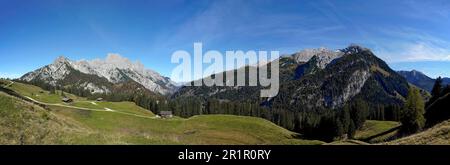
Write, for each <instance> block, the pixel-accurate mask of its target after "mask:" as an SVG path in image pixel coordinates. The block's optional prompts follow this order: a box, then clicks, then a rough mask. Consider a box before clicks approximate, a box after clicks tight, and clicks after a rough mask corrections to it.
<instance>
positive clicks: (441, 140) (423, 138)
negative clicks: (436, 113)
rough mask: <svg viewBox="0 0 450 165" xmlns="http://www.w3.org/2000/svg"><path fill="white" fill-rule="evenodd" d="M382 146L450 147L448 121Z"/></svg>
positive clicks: (449, 125)
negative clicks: (442, 145)
mask: <svg viewBox="0 0 450 165" xmlns="http://www.w3.org/2000/svg"><path fill="white" fill-rule="evenodd" d="M383 144H446V145H450V120H447V121H444V122H442V123H440V124H437V125H435V126H433V127H431V128H429V129H427V130H425V131H423V132H420V133H417V134H414V135H411V136H408V137H404V138H400V139H397V140H394V141H391V142H387V143H383Z"/></svg>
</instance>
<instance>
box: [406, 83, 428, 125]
mask: <svg viewBox="0 0 450 165" xmlns="http://www.w3.org/2000/svg"><path fill="white" fill-rule="evenodd" d="M424 112H425V110H424V103H423V99H422V97H421V95H420V92H419V90H418V89H416V88H413V87H411V88H410V90H409V92H408V96H407V99H406V103H405V105H404V107H403V109H402V114H401V120H400V121H401V123H402V129H401V132H402V133H405V134H410V133H416V132H417V131H419V130H421V129H422V127H423V126H424V125H425V118H424V116H423V115H424Z"/></svg>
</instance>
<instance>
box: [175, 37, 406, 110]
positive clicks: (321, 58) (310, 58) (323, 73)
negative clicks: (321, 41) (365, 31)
mask: <svg viewBox="0 0 450 165" xmlns="http://www.w3.org/2000/svg"><path fill="white" fill-rule="evenodd" d="M278 60H279V63H280V83H281V84H280V91H279V94H278V95H277V96H275V97H273V98H259V90H260V89H262V87H260V86H256V87H248V86H245V87H222V86H213V87H206V86H200V87H196V86H184V87H181V88H180V89H179V90H178V91H177V92H175V93H174V95H173V97H175V98H179V97H201V98H203V99H208V98H215V99H219V100H229V101H253V102H254V101H259V103H260V104H262V105H267V106H271V107H278V108H282V109H290V110H312V109H318V108H331V109H334V108H339V107H342V106H343V105H344V104H345V103H349V102H352V101H355V100H357V99H363V100H365V101H367V102H369V103H371V104H372V105H377V104H383V105H391V104H393V105H401V104H402V103H403V100H404V98H405V97H406V95H407V93H408V87H409V85H408V82H407V81H406V79H405V78H403V77H402V76H401V75H399V74H398V73H397V72H395V71H393V70H392V69H391V68H390V67H389V66H388V65H387V64H386V63H385V62H384V61H382V60H381V59H379V58H378V57H376V56H375V55H374V54H373V53H372V52H371V51H370V50H369V49H367V48H364V47H361V46H358V45H350V46H349V47H347V48H344V49H340V50H328V49H325V48H319V49H307V50H304V51H302V52H298V53H295V54H292V55H290V56H284V57H281V58H280V59H278ZM267 65H270V63H268V64H267ZM247 67H252V66H247ZM240 69H245V68H240ZM235 72H236V71H235ZM224 81H226V80H224Z"/></svg>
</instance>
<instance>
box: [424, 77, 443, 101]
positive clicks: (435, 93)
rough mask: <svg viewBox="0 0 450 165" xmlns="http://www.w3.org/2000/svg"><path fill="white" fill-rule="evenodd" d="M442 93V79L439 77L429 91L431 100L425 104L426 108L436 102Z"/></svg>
mask: <svg viewBox="0 0 450 165" xmlns="http://www.w3.org/2000/svg"><path fill="white" fill-rule="evenodd" d="M441 92H442V78H441V77H440V76H439V77H438V78H437V79H436V81H435V82H434V85H433V89H431V98H430V100H429V101H428V102H427V104H426V107H428V106H429V105H431V104H432V103H433V102H434V101H436V100H437V99H438V98H439V96H440V95H441Z"/></svg>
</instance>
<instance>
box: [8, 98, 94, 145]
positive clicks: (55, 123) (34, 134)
mask: <svg viewBox="0 0 450 165" xmlns="http://www.w3.org/2000/svg"><path fill="white" fill-rule="evenodd" d="M87 132H89V129H88V128H86V127H83V126H82V125H80V124H79V123H77V122H76V121H73V120H71V119H68V118H64V117H61V116H57V115H55V114H54V113H51V112H49V111H47V110H44V109H42V108H41V107H39V106H35V105H33V104H29V103H26V102H23V101H22V100H18V99H16V98H13V97H11V96H9V95H7V94H5V93H3V92H0V144H62V143H67V142H68V141H66V139H68V138H69V137H72V135H75V134H80V133H87Z"/></svg>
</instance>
